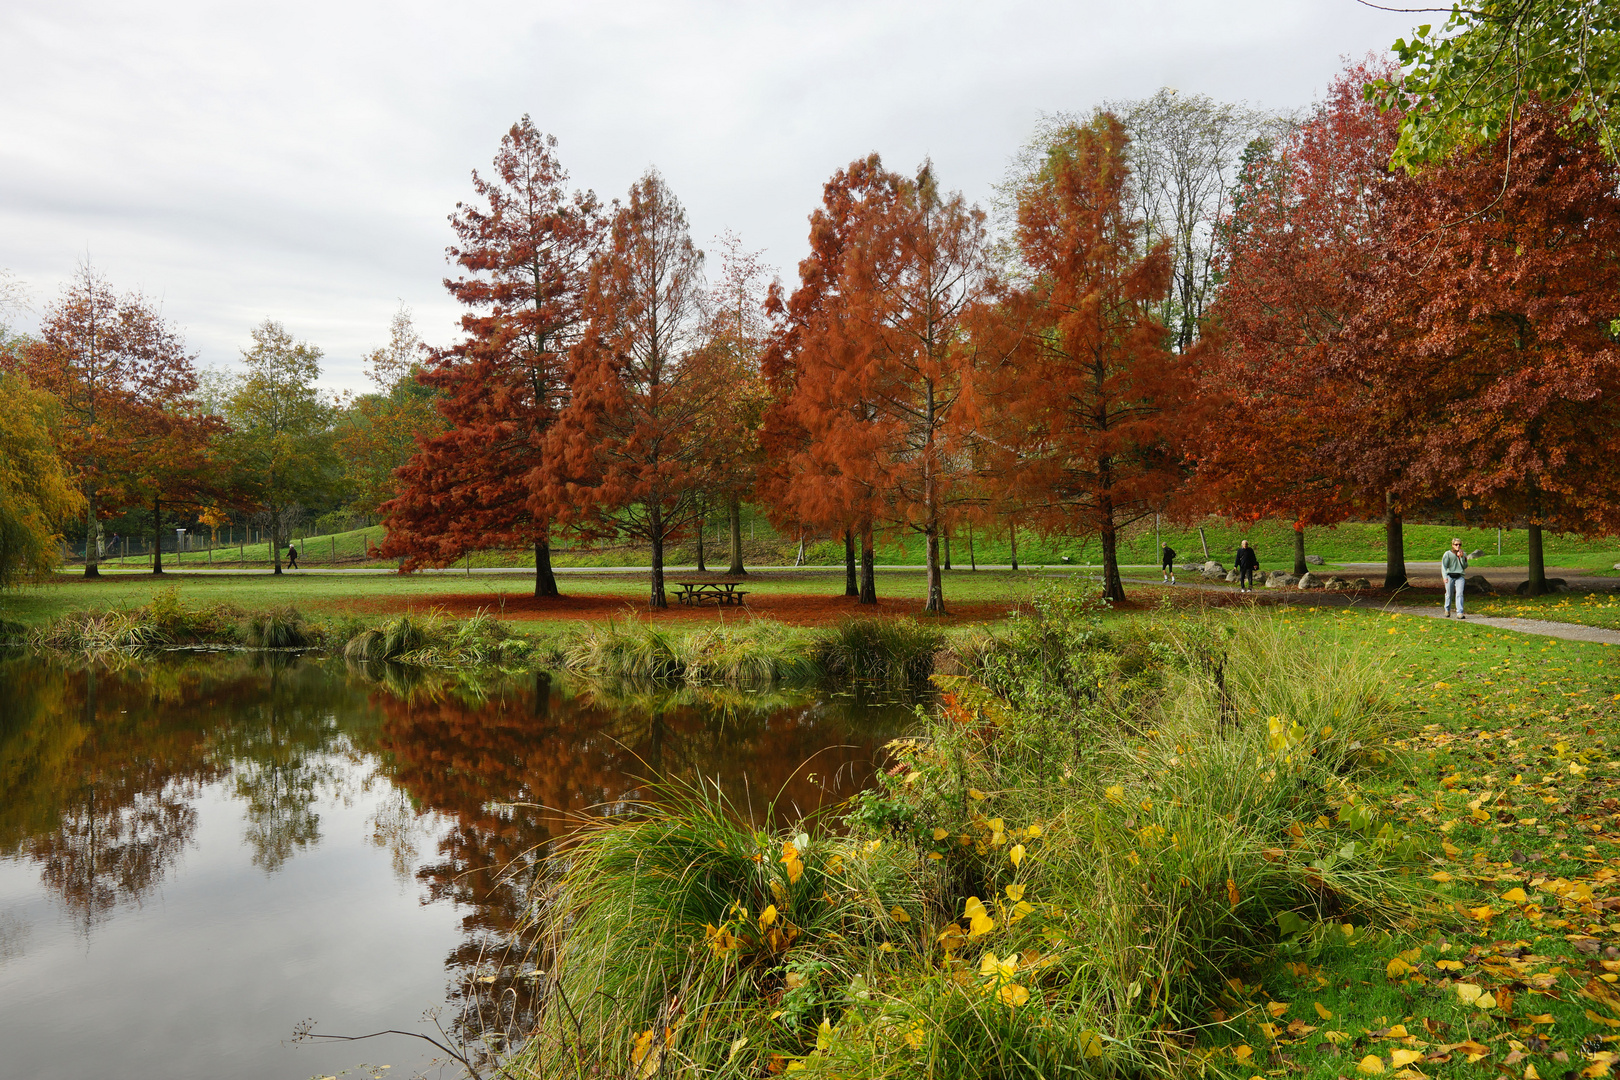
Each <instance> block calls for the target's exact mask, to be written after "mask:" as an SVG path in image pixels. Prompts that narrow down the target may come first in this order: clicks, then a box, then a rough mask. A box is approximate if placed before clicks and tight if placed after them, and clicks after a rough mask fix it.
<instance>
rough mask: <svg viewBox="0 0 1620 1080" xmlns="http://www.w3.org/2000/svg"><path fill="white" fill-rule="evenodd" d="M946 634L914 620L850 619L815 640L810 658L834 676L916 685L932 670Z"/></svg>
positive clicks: (890, 683)
mask: <svg viewBox="0 0 1620 1080" xmlns="http://www.w3.org/2000/svg"><path fill="white" fill-rule="evenodd" d="M945 641H946V638H945V634H944V632H943V631H941V630H939V629H938V628H936V627H932V626H924V625H923V624H922V623H919V622H917V621H916V620H915V619H882V618H871V617H857V618H849V619H844V620H843V621H841V622H840V623H839V624H838V625H837V626H836V627H834V628H833V631H832V633H831V634H828V635H826V636H824V637H822V638H820V639H819V640H818V641H817V642H816V649H815V660H816V662H817V664H819V666H820V667H821V669H822V670H823V671H825V672H826V673H827V674H828V675H829V676H831V677H832V678H835V679H860V680H864V681H868V682H877V683H885V684H889V685H906V684H913V685H914V684H918V683H922V682H924V681H926V680H927V678H928V676H929V675H930V674H932V673H933V669H934V654H935V653H937V652H938V651H939V650H940V649H941V648H943V647H944V645H945Z"/></svg>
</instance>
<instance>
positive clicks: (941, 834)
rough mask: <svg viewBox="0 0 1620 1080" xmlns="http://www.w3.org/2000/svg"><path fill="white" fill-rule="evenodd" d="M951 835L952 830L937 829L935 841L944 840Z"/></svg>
mask: <svg viewBox="0 0 1620 1080" xmlns="http://www.w3.org/2000/svg"><path fill="white" fill-rule="evenodd" d="M949 835H951V834H950V830H948V829H935V830H934V839H935V840H943V839H945V838H946V837H947V836H949Z"/></svg>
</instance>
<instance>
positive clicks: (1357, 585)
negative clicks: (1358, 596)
mask: <svg viewBox="0 0 1620 1080" xmlns="http://www.w3.org/2000/svg"><path fill="white" fill-rule="evenodd" d="M1350 587H1351V588H1352V589H1370V588H1372V582H1370V581H1368V580H1367V579H1366V578H1364V577H1358V578H1356V579H1355V580H1354V581H1352V582H1351V583H1350Z"/></svg>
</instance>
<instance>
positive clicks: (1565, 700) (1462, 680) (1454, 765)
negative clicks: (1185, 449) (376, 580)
mask: <svg viewBox="0 0 1620 1080" xmlns="http://www.w3.org/2000/svg"><path fill="white" fill-rule="evenodd" d="M1284 618H1288V619H1292V620H1296V621H1298V622H1299V624H1300V625H1301V626H1302V627H1303V626H1305V625H1307V624H1310V625H1315V626H1323V625H1327V626H1330V627H1332V629H1333V632H1334V633H1335V634H1336V635H1337V636H1338V638H1339V639H1340V640H1341V641H1343V642H1344V643H1346V644H1349V643H1352V642H1356V641H1361V642H1368V641H1372V642H1378V643H1381V644H1384V645H1385V647H1386V648H1387V650H1388V655H1389V657H1390V662H1391V663H1392V665H1393V666H1394V669H1395V671H1396V672H1397V674H1398V677H1399V679H1400V681H1401V682H1402V683H1403V684H1404V688H1405V689H1404V694H1405V697H1406V699H1407V701H1408V703H1409V704H1410V705H1411V706H1412V707H1413V708H1414V710H1415V715H1416V718H1417V721H1418V722H1417V724H1416V725H1415V727H1414V729H1413V730H1412V731H1411V733H1410V734H1409V735H1408V737H1406V738H1405V739H1403V740H1400V742H1399V743H1398V744H1397V750H1398V752H1399V753H1400V754H1401V759H1400V760H1399V761H1398V763H1397V765H1395V766H1393V767H1391V768H1389V769H1387V770H1386V771H1385V773H1384V774H1383V775H1382V776H1381V777H1379V778H1377V779H1376V780H1375V781H1373V782H1372V783H1370V784H1368V785H1367V788H1368V790H1369V793H1370V794H1373V795H1375V796H1376V797H1377V798H1378V800H1379V803H1380V805H1379V810H1380V812H1381V816H1382V819H1383V820H1385V821H1388V822H1390V823H1391V824H1392V825H1393V827H1394V828H1395V829H1396V830H1397V831H1398V832H1411V833H1417V834H1423V835H1428V836H1431V837H1434V838H1435V839H1437V840H1441V841H1443V842H1444V843H1445V844H1446V845H1449V846H1448V847H1445V848H1444V849H1443V850H1444V851H1445V852H1446V854H1445V857H1444V858H1443V859H1442V860H1440V861H1439V862H1438V863H1437V864H1436V865H1434V866H1432V867H1429V868H1427V869H1428V870H1430V871H1432V873H1433V874H1434V878H1433V881H1434V883H1435V888H1436V889H1437V890H1438V894H1439V898H1440V900H1442V901H1443V902H1446V903H1448V904H1451V905H1454V906H1453V907H1451V908H1450V909H1449V910H1443V911H1441V912H1440V913H1439V917H1438V918H1437V919H1436V920H1435V921H1433V922H1432V923H1430V924H1428V925H1423V926H1414V927H1413V928H1412V932H1411V933H1410V935H1408V936H1406V937H1403V938H1394V937H1374V938H1370V939H1368V940H1365V941H1364V942H1362V943H1360V944H1354V945H1346V944H1343V943H1342V935H1339V936H1337V938H1336V937H1335V935H1333V934H1331V933H1330V934H1329V935H1328V941H1329V944H1328V945H1327V946H1326V947H1325V948H1323V949H1322V951H1321V952H1320V953H1319V954H1316V955H1311V954H1310V953H1309V952H1308V951H1295V952H1294V953H1292V954H1288V953H1285V954H1284V955H1282V956H1280V957H1279V958H1278V962H1277V963H1275V964H1274V965H1271V966H1269V967H1267V968H1265V969H1263V970H1257V971H1256V972H1255V973H1254V977H1253V979H1252V980H1245V985H1244V988H1243V992H1242V993H1241V994H1236V995H1234V998H1235V1000H1234V1001H1233V1003H1232V1004H1233V1012H1234V1013H1237V1014H1238V1015H1243V1013H1242V1011H1241V1010H1252V1011H1251V1012H1249V1013H1248V1014H1247V1015H1248V1018H1247V1019H1246V1020H1245V1021H1243V1023H1242V1025H1241V1028H1242V1030H1244V1031H1246V1032H1247V1042H1246V1043H1243V1044H1240V1045H1228V1046H1226V1047H1225V1048H1224V1049H1221V1050H1220V1051H1219V1052H1218V1053H1217V1054H1216V1057H1215V1058H1214V1059H1213V1060H1212V1062H1211V1063H1212V1064H1216V1065H1219V1066H1220V1067H1222V1068H1223V1069H1226V1070H1236V1072H1235V1073H1234V1074H1235V1075H1248V1074H1249V1072H1250V1064H1249V1063H1250V1061H1252V1062H1253V1064H1254V1066H1255V1068H1254V1070H1253V1071H1264V1070H1265V1069H1267V1068H1270V1069H1278V1068H1283V1069H1287V1070H1288V1071H1289V1073H1290V1074H1299V1075H1304V1076H1307V1077H1324V1078H1327V1077H1336V1076H1341V1075H1352V1076H1353V1075H1357V1069H1358V1066H1359V1065H1360V1064H1361V1063H1363V1062H1364V1061H1365V1060H1366V1059H1367V1058H1368V1057H1377V1058H1378V1059H1379V1060H1378V1066H1379V1067H1380V1068H1382V1069H1383V1070H1385V1071H1386V1072H1387V1073H1390V1074H1397V1073H1400V1072H1401V1070H1402V1068H1408V1067H1413V1066H1414V1065H1415V1067H1418V1068H1422V1069H1429V1070H1431V1072H1430V1075H1433V1072H1432V1070H1433V1069H1434V1068H1435V1067H1443V1068H1444V1074H1445V1075H1461V1076H1475V1075H1478V1076H1496V1075H1499V1074H1501V1073H1502V1072H1503V1071H1504V1069H1505V1070H1507V1071H1508V1074H1509V1075H1512V1076H1521V1075H1530V1074H1528V1073H1526V1072H1525V1068H1526V1066H1527V1065H1534V1066H1535V1067H1536V1070H1537V1072H1538V1073H1539V1075H1541V1076H1544V1077H1552V1076H1562V1075H1568V1073H1567V1072H1566V1070H1569V1069H1571V1068H1573V1069H1576V1070H1580V1069H1582V1068H1585V1067H1587V1066H1588V1065H1589V1064H1590V1063H1591V1059H1590V1058H1589V1055H1588V1054H1583V1048H1584V1050H1585V1051H1587V1052H1590V1051H1594V1050H1603V1049H1613V1048H1614V1047H1613V1045H1612V1044H1613V1043H1614V1042H1615V1041H1616V1040H1615V1039H1614V1036H1613V1029H1614V1028H1616V1027H1620V997H1616V996H1614V992H1613V988H1612V987H1610V986H1609V984H1608V983H1607V982H1606V981H1604V980H1603V976H1604V975H1606V974H1610V972H1608V971H1606V970H1605V966H1604V964H1603V961H1604V959H1605V955H1604V954H1603V953H1601V952H1597V953H1595V954H1594V953H1592V952H1588V951H1583V949H1582V947H1581V946H1579V945H1577V944H1576V942H1582V941H1595V942H1596V945H1595V946H1592V945H1588V946H1586V948H1588V949H1592V948H1596V949H1602V948H1606V947H1610V946H1620V922H1617V921H1615V920H1614V917H1613V915H1611V914H1610V913H1608V912H1607V911H1605V910H1604V908H1603V905H1604V901H1605V900H1606V899H1607V898H1608V897H1609V896H1611V895H1614V894H1615V893H1616V890H1614V889H1613V887H1612V886H1613V883H1614V882H1615V881H1616V880H1617V879H1620V828H1617V827H1616V823H1615V821H1614V819H1613V818H1611V817H1610V812H1611V811H1612V810H1613V809H1615V807H1614V805H1613V804H1610V805H1609V806H1608V807H1605V806H1604V805H1603V803H1604V801H1605V800H1608V799H1610V798H1611V796H1620V761H1616V760H1611V759H1613V758H1615V757H1617V756H1620V755H1617V753H1616V751H1617V749H1620V748H1617V747H1616V746H1615V745H1614V739H1615V736H1614V732H1613V731H1612V730H1611V729H1610V724H1611V723H1612V721H1613V719H1614V716H1615V709H1616V706H1615V702H1616V700H1620V675H1617V671H1616V667H1615V664H1614V652H1613V649H1612V648H1611V647H1606V646H1602V645H1593V644H1584V643H1575V642H1563V641H1556V640H1551V639H1545V638H1538V637H1527V636H1525V635H1522V634H1513V633H1509V632H1506V631H1495V630H1491V629H1489V628H1487V627H1483V626H1479V625H1473V626H1464V625H1459V624H1456V623H1441V622H1436V621H1435V620H1430V619H1411V618H1408V619H1402V618H1399V617H1397V618H1395V619H1393V620H1392V619H1390V618H1388V617H1383V616H1378V615H1373V614H1369V613H1364V612H1355V611H1336V612H1330V611H1324V610H1320V609H1319V610H1316V611H1301V612H1297V613H1292V614H1290V615H1287V616H1284ZM1437 846H1438V845H1437ZM1516 889H1517V890H1522V893H1519V892H1514V891H1513V890H1516ZM1586 889H1590V893H1589V894H1588V893H1587V892H1586V891H1585V890H1586ZM1560 894H1562V895H1560ZM1616 903H1620V900H1617V901H1616ZM1571 939H1573V940H1571ZM1334 941H1338V942H1340V943H1338V944H1334V943H1333V942H1334ZM1616 955H1620V950H1617V952H1616ZM1396 960H1399V963H1398V964H1396V965H1395V966H1394V967H1393V968H1392V966H1391V964H1392V961H1396ZM1436 961H1446V962H1448V965H1449V964H1452V963H1455V964H1456V965H1459V966H1458V967H1456V968H1454V969H1453V970H1444V969H1441V968H1439V967H1437V966H1436ZM1610 964H1611V966H1616V967H1620V964H1615V963H1614V962H1613V961H1611V962H1610ZM1401 965H1406V967H1407V968H1408V970H1403V969H1402V967H1401ZM1459 985H1460V986H1462V989H1461V990H1459ZM1473 987H1481V988H1483V990H1484V991H1485V992H1488V993H1491V994H1492V996H1493V997H1494V998H1495V999H1496V1000H1497V1002H1498V1007H1497V1008H1495V1009H1489V1010H1481V1009H1480V1008H1478V1007H1477V1006H1475V1005H1468V1004H1466V1003H1465V1002H1464V1001H1463V999H1462V997H1461V996H1460V994H1462V993H1471V992H1472V989H1471V988H1473ZM1582 994H1587V995H1595V996H1596V998H1597V999H1598V1000H1593V998H1592V997H1583V996H1581V995H1582ZM1318 1005H1320V1006H1321V1009H1322V1011H1318V1009H1317V1006H1318ZM1588 1009H1593V1010H1595V1011H1596V1013H1597V1014H1599V1015H1601V1016H1604V1017H1608V1018H1610V1021H1609V1022H1608V1023H1605V1022H1603V1021H1594V1020H1592V1019H1589V1018H1588V1016H1587V1010H1588ZM1324 1012H1325V1013H1326V1014H1327V1015H1325V1016H1324ZM1267 1024H1269V1025H1271V1027H1270V1030H1269V1032H1268V1031H1267V1030H1266V1028H1265V1025H1267ZM1290 1024H1292V1025H1294V1026H1293V1028H1292V1033H1290V1028H1289V1025H1290ZM1393 1025H1402V1026H1403V1027H1404V1029H1405V1031H1406V1032H1407V1033H1408V1035H1409V1037H1405V1038H1403V1037H1402V1036H1401V1034H1400V1029H1399V1028H1394V1027H1393ZM1274 1035H1275V1036H1276V1038H1273V1036H1274ZM1469 1038H1473V1039H1475V1040H1477V1042H1478V1044H1479V1046H1481V1047H1484V1048H1487V1049H1488V1051H1489V1053H1488V1056H1486V1057H1484V1058H1482V1059H1481V1060H1480V1061H1479V1062H1478V1063H1477V1064H1476V1065H1475V1066H1473V1067H1470V1066H1469V1065H1468V1064H1467V1062H1466V1058H1467V1054H1468V1052H1469V1051H1468V1050H1467V1049H1463V1050H1455V1049H1453V1050H1450V1051H1447V1050H1445V1049H1444V1048H1445V1047H1447V1046H1450V1045H1452V1044H1456V1043H1461V1042H1463V1041H1464V1040H1466V1039H1469ZM1605 1039H1606V1040H1608V1042H1604V1041H1602V1040H1605ZM1241 1046H1247V1047H1249V1048H1250V1050H1252V1052H1253V1057H1252V1059H1251V1058H1248V1056H1247V1054H1246V1052H1245V1051H1244V1050H1242V1049H1241ZM1414 1050H1416V1051H1419V1052H1420V1053H1421V1054H1423V1055H1424V1056H1425V1057H1428V1058H1429V1059H1430V1060H1419V1061H1416V1062H1413V1063H1411V1064H1402V1063H1398V1062H1397V1060H1396V1055H1397V1054H1398V1053H1399V1054H1400V1055H1401V1057H1402V1058H1403V1060H1404V1059H1405V1057H1406V1054H1408V1053H1410V1052H1411V1051H1414ZM1475 1052H1478V1051H1475ZM1372 1064H1373V1063H1371V1062H1367V1066H1368V1069H1367V1071H1370V1070H1371V1068H1372ZM1601 1074H1603V1073H1602V1072H1601V1070H1600V1071H1599V1072H1595V1073H1591V1074H1588V1075H1601Z"/></svg>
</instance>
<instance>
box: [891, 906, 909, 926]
mask: <svg viewBox="0 0 1620 1080" xmlns="http://www.w3.org/2000/svg"><path fill="white" fill-rule="evenodd" d="M889 914H890V915H893V916H894V921H895V922H910V921H911V916H910V915H907V914H906V909H905V908H903V907H901V906H900V905H898V904H896V905H895V906H894V907H892V908H890V909H889Z"/></svg>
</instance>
